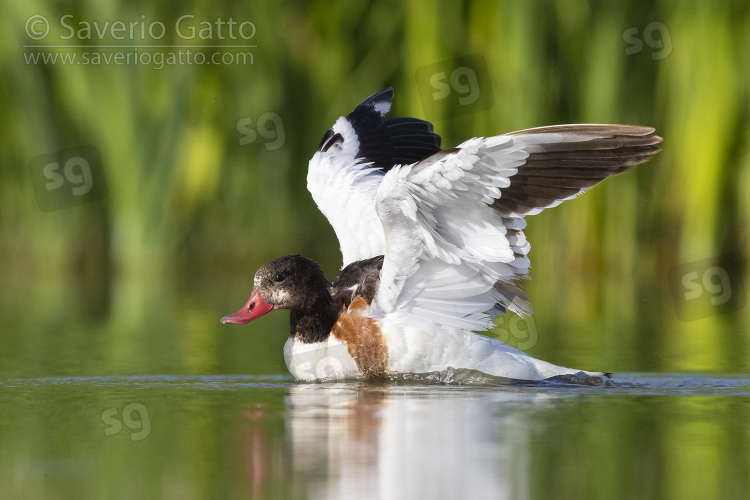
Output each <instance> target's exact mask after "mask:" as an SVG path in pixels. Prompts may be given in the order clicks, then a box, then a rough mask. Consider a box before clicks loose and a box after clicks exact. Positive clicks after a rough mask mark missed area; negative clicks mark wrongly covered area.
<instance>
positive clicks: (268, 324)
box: [0, 0, 750, 375]
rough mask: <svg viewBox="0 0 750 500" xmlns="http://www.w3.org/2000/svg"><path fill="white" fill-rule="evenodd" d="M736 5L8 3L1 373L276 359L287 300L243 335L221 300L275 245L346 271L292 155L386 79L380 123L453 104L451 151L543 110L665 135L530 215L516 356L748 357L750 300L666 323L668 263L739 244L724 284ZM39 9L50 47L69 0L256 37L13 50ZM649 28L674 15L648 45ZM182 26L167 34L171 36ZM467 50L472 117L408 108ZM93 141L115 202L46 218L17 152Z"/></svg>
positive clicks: (737, 226) (749, 187)
mask: <svg viewBox="0 0 750 500" xmlns="http://www.w3.org/2000/svg"><path fill="white" fill-rule="evenodd" d="M749 11H750V7H748V4H747V3H746V2H739V1H737V2H729V1H723V2H699V1H688V2H684V1H676V0H673V1H670V0H662V1H657V2H649V3H643V2H634V1H633V2H630V1H628V2H580V1H572V0H571V1H562V0H561V1H557V2H542V1H530V2H520V1H519V2H490V1H472V2H463V3H461V2H448V1H443V2H437V3H435V2H427V1H424V2H419V1H412V2H395V1H394V2H378V3H369V2H359V1H355V2H340V3H337V4H336V5H335V7H334V6H333V5H332V4H331V2H322V1H319V2H232V3H230V2H223V3H219V4H216V3H214V2H199V1H193V2H187V3H181V4H175V3H173V2H169V3H165V4H151V3H148V2H99V1H93V0H92V1H81V2H51V1H32V2H26V3H24V4H19V3H11V2H4V3H2V4H0V19H2V21H1V22H2V25H3V28H2V30H0V44H1V45H2V47H3V49H4V50H2V51H0V71H1V72H2V75H3V76H2V78H1V79H0V100H1V101H2V106H0V118H1V119H0V144H1V145H2V146H1V147H0V165H2V169H0V284H1V285H2V289H1V290H0V319H1V321H2V333H1V334H0V372H2V373H6V374H30V375H31V374H33V375H45V374H107V373H185V372H195V373H211V372H232V373H238V372H239V373H271V372H279V373H283V372H284V368H283V362H282V361H281V353H280V346H281V345H282V344H283V342H284V340H285V334H286V317H285V315H284V314H277V315H271V316H276V317H275V318H271V317H269V318H264V321H265V323H264V324H263V326H261V325H260V324H258V325H255V326H254V327H253V326H251V327H238V328H234V329H228V328H230V327H222V326H221V325H219V324H218V318H219V317H220V316H222V315H224V314H227V313H229V312H233V311H234V310H235V309H236V308H237V307H239V305H241V304H242V303H244V300H245V299H246V297H247V294H248V293H249V290H250V286H251V279H252V275H253V273H254V272H255V269H256V268H257V267H258V266H259V265H260V264H262V263H264V262H266V261H268V260H271V259H273V258H275V257H278V256H281V255H285V254H290V253H302V254H305V255H307V256H309V257H311V258H314V259H316V260H318V261H319V262H321V264H322V265H323V267H324V269H325V270H326V272H327V273H328V275H329V276H330V277H331V278H332V277H334V276H335V273H336V270H337V269H338V266H339V264H340V255H339V253H338V246H337V243H336V241H335V238H334V234H333V231H332V230H331V229H330V227H329V226H328V224H327V222H326V220H325V219H324V217H323V216H322V215H321V214H320V213H319V212H318V211H317V209H316V208H315V205H314V203H313V201H312V199H311V198H310V196H309V194H308V193H307V191H306V187H305V176H306V169H307V161H308V159H309V158H310V157H311V156H312V154H313V152H314V151H315V149H316V147H317V145H318V142H319V140H320V138H321V137H322V134H323V133H324V132H325V130H326V129H327V128H328V127H329V126H330V125H331V124H332V123H333V121H334V120H335V119H336V118H337V117H338V116H340V115H342V114H346V113H348V112H349V111H350V110H351V109H353V107H354V106H355V105H356V104H357V103H358V102H359V101H360V100H362V99H363V98H365V97H366V96H368V95H370V94H371V93H373V92H376V91H378V90H380V89H382V88H384V87H387V86H393V87H394V91H395V102H394V108H393V110H392V115H391V116H415V117H421V118H423V117H425V116H427V115H430V114H432V115H433V116H434V115H435V114H440V113H442V114H443V115H445V116H446V117H447V118H446V119H444V120H440V121H436V123H435V125H436V130H437V132H438V133H440V134H441V135H442V137H443V145H444V146H445V147H450V146H453V145H456V144H458V143H460V142H462V141H463V140H465V139H467V138H469V137H473V136H487V135H493V134H498V133H503V132H508V131H512V130H518V129H521V128H527V127H534V126H541V125H548V124H556V123H576V122H604V123H636V124H646V125H652V126H654V127H656V129H657V133H658V134H659V135H661V136H663V137H664V138H665V140H664V143H663V146H662V147H663V151H662V152H661V153H660V154H659V155H658V156H656V157H655V159H654V160H652V161H651V162H649V163H647V164H645V165H642V166H640V167H638V168H636V169H634V170H633V171H631V172H629V173H628V174H626V175H624V176H620V177H617V178H615V179H610V180H608V181H606V182H605V183H604V184H603V185H601V186H598V187H596V188H595V189H593V190H591V191H590V192H588V193H586V194H585V195H583V196H581V197H580V198H578V199H576V200H574V201H570V202H566V203H565V204H563V205H562V206H560V207H558V208H555V209H552V210H548V211H546V212H543V213H542V214H540V215H538V216H533V217H529V218H528V219H527V220H528V223H529V226H528V230H527V235H528V237H529V240H530V241H531V242H532V252H531V260H532V271H531V276H532V280H531V281H529V282H527V283H526V284H525V288H526V289H527V291H528V293H529V296H530V298H531V300H532V303H533V304H534V307H535V315H534V320H533V325H532V330H533V331H532V332H531V335H532V336H533V338H532V339H531V341H530V342H527V344H526V347H527V350H528V351H529V352H531V353H532V354H534V355H536V356H539V357H542V358H545V359H549V360H550V361H554V362H557V363H561V364H567V365H572V366H577V367H581V368H587V369H604V370H611V371H631V370H643V371H650V370H665V371H702V370H719V371H746V370H747V369H748V367H750V346H749V345H748V340H749V335H748V321H749V320H750V308H747V307H740V308H739V309H738V310H737V311H734V312H731V313H728V314H723V315H711V314H708V315H707V317H705V318H703V319H697V320H694V321H681V320H680V319H679V318H678V316H677V314H676V312H675V307H674V304H673V301H672V297H671V295H670V288H669V283H670V282H669V278H668V272H669V270H670V269H672V268H674V267H675V266H678V265H684V264H689V263H691V262H695V261H700V260H702V259H706V258H710V257H716V256H719V255H729V256H731V262H732V266H733V267H732V269H733V271H732V273H731V274H730V278H731V280H732V283H733V284H735V285H736V284H738V283H742V282H743V281H744V280H745V275H746V273H745V272H744V271H743V270H744V269H746V264H747V262H748V258H750V242H748V229H747V228H748V218H749V217H750V197H749V196H748V195H747V193H748V192H750V157H749V156H748V149H747V148H748V138H750V127H748V115H749V113H748V110H749V107H748V103H749V102H750V100H749V98H750V84H748V82H750V30H748V26H749V24H748V23H750V20H749V19H750V17H749V16H748V13H749ZM37 14H41V15H43V16H45V17H46V18H48V19H49V20H51V21H52V25H53V26H52V31H51V34H50V36H49V38H50V39H52V38H54V37H57V36H59V35H60V34H61V33H62V31H61V30H60V27H59V22H58V20H59V19H60V17H61V16H62V15H65V14H71V15H73V18H72V20H71V22H73V23H75V22H79V21H88V22H94V21H98V22H100V23H103V22H104V21H117V20H122V21H125V22H129V21H133V20H135V21H138V20H140V19H145V20H146V22H150V21H161V22H163V23H164V24H165V25H167V26H168V27H169V26H173V25H174V23H175V21H176V20H177V19H178V18H179V17H180V16H181V15H184V14H190V15H193V16H195V20H196V22H199V21H203V20H209V21H211V20H215V19H217V18H220V17H221V18H223V19H227V18H230V17H231V18H233V19H235V20H251V21H252V22H253V23H254V24H255V26H256V27H257V33H256V35H255V37H254V38H253V40H252V43H254V44H256V45H257V48H254V49H252V53H253V61H252V64H246V65H239V64H235V65H203V66H200V65H188V64H181V65H173V66H165V67H164V68H162V69H155V68H153V67H151V66H146V65H113V64H111V65H64V64H60V63H58V64H54V65H52V64H46V65H45V64H41V63H40V64H27V62H26V59H25V57H24V54H28V53H29V52H30V50H29V49H24V48H23V45H24V44H32V43H40V42H36V41H34V40H31V39H30V38H29V37H28V36H27V34H26V32H25V31H24V28H25V23H26V22H27V19H28V18H29V17H30V16H32V15H37ZM141 16H145V17H141ZM652 23H662V24H663V26H664V29H659V30H656V31H654V32H652V33H651V38H649V39H648V40H646V39H645V38H644V36H645V33H644V31H645V30H646V28H647V27H648V26H649V25H652V26H654V25H653V24H652ZM633 28H637V30H636V31H635V32H634V31H633ZM628 30H630V31H628ZM173 35H174V33H173V30H170V33H168V36H167V37H166V38H165V39H163V40H160V43H165V44H181V43H185V41H184V40H180V39H177V38H175V37H174V36H173ZM634 39H637V40H640V41H641V42H642V47H641V49H640V50H636V49H637V47H635V46H634V45H633V43H634V42H633V40H634ZM146 42H147V41H146ZM231 42H232V41H231V40H224V41H221V40H216V39H213V40H196V41H194V43H203V44H206V45H209V44H228V43H231ZM90 43H92V44H115V45H117V44H122V43H124V42H121V41H117V40H113V39H112V38H111V37H107V38H105V39H104V40H101V41H99V40H93V41H91V42H90ZM136 43H140V41H139V40H137V41H136ZM144 43H145V42H144ZM659 43H661V45H659ZM84 50H86V49H76V51H77V52H79V53H80V52H83V51H84ZM89 50H90V49H89ZM146 50H148V49H146ZM198 50H201V51H202V52H204V53H205V54H211V53H213V52H216V51H219V52H222V51H226V49H222V48H205V49H198ZM66 51H67V52H71V50H70V49H66ZM628 51H630V52H633V51H635V53H630V54H628V53H627V52H628ZM471 54H479V55H480V56H481V57H482V58H484V60H485V61H486V63H487V67H488V70H489V74H490V80H491V84H492V92H493V95H494V106H493V107H492V108H491V109H489V110H484V111H480V112H477V113H473V114H470V115H463V116H455V115H456V113H455V111H456V110H451V109H440V105H439V103H435V102H433V103H428V104H427V105H425V106H423V104H422V102H421V100H420V95H419V93H418V86H417V82H416V80H415V75H416V72H417V70H418V69H419V68H421V67H423V66H426V65H432V64H435V63H440V62H443V61H450V60H452V59H454V58H457V57H462V56H466V55H471ZM428 108H429V109H428ZM262 116H263V117H266V118H268V120H265V121H264V122H263V125H264V126H265V127H267V129H264V130H263V131H262V133H261V131H258V129H255V130H256V132H257V133H258V135H257V137H256V140H254V141H249V143H241V141H242V140H243V137H246V136H244V135H243V133H242V130H238V122H241V124H245V125H241V124H240V125H239V128H240V129H242V127H243V126H247V124H248V123H251V125H250V127H251V128H252V127H256V126H258V119H259V118H260V117H262ZM269 117H270V118H269ZM271 118H272V119H273V120H276V121H273V120H271ZM248 119H249V120H250V121H247V120H248ZM243 120H245V121H243ZM252 124H255V125H252ZM263 134H265V136H264V135H263ZM266 137H273V138H274V140H275V141H276V142H274V144H273V147H268V146H269V144H270V139H267V138H266ZM245 142H248V141H247V140H246V141H245ZM85 144H92V145H94V146H96V147H97V148H98V149H99V151H100V152H101V155H102V167H103V170H104V173H105V175H106V179H107V184H108V196H107V197H106V199H104V200H103V201H100V202H95V203H91V204H87V205H82V206H79V207H74V208H68V209H64V210H58V211H52V212H48V213H44V212H42V211H41V210H40V209H39V207H38V206H37V203H36V200H35V198H34V193H33V190H32V186H31V182H30V176H29V171H28V164H29V161H31V160H32V159H33V158H35V157H37V156H40V155H44V154H48V153H50V152H54V151H57V150H60V149H65V148H71V147H78V146H82V145H85ZM709 312H710V311H709ZM505 324H506V325H508V324H510V320H509V319H506V320H505ZM513 324H514V325H518V323H513ZM513 328H519V329H521V330H522V331H514V332H512V333H513V334H517V335H520V336H523V335H524V334H525V333H524V332H527V331H528V325H527V328H526V329H525V330H524V329H523V328H522V327H518V326H514V327H513ZM494 333H495V335H501V333H502V332H500V333H498V332H497V331H496V332H494ZM518 343H519V345H520V344H521V342H518Z"/></svg>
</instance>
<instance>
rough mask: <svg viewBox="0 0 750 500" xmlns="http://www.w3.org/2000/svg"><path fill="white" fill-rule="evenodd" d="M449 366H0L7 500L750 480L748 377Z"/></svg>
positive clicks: (572, 491) (608, 488)
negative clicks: (320, 374) (129, 372)
mask: <svg viewBox="0 0 750 500" xmlns="http://www.w3.org/2000/svg"><path fill="white" fill-rule="evenodd" d="M420 377H422V379H421V380H420ZM440 377H441V375H439V374H438V375H434V374H433V375H431V376H419V377H418V376H412V377H401V378H400V379H398V380H392V381H382V382H377V383H376V382H357V381H354V382H328V383H311V384H300V383H296V382H294V381H293V380H292V379H291V378H290V377H288V376H282V375H269V376H263V375H261V376H249V375H217V376H132V377H59V378H58V377H49V378H5V379H0V408H1V409H2V410H0V411H2V419H0V442H2V447H1V448H0V482H1V483H2V484H3V485H5V486H4V488H3V492H1V493H0V496H1V497H3V498H180V499H184V498H207V497H211V498H493V499H497V498H604V497H607V498H633V497H638V498H737V499H743V498H747V496H748V493H750V489H748V477H750V474H749V473H750V461H749V458H750V457H749V456H748V455H750V425H749V424H748V416H750V397H749V396H750V378H748V377H747V376H742V375H721V376H716V375H709V374H704V375H700V374H689V375H688V374H655V373H625V374H617V375H615V377H614V378H613V379H612V382H613V383H612V384H611V385H610V386H607V387H594V386H581V385H573V384H565V383H560V382H554V383H550V382H543V383H534V384H530V383H517V382H513V381H501V380H489V379H487V380H479V379H478V378H477V374H476V373H475V372H474V373H461V372H460V371H459V372H458V373H455V374H452V376H451V377H450V378H451V379H452V381H450V382H445V381H441V380H440ZM442 377H443V379H445V378H446V377H445V374H443V375H442ZM407 378H408V379H409V380H406V379H407ZM469 379H471V380H469Z"/></svg>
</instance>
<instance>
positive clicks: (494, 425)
mask: <svg viewBox="0 0 750 500" xmlns="http://www.w3.org/2000/svg"><path fill="white" fill-rule="evenodd" d="M288 398H289V401H288V403H289V408H290V410H289V411H290V415H289V418H288V419H287V422H288V424H287V425H288V436H289V437H290V439H291V447H292V450H291V451H292V457H293V468H294V471H295V475H302V476H304V477H306V479H307V481H306V482H307V484H308V492H309V494H310V495H311V497H313V498H388V499H393V498H410V499H412V498H473V499H476V498H492V499H501V498H525V497H527V496H528V494H527V493H528V492H527V478H528V470H527V469H528V467H527V463H528V460H527V457H528V449H527V447H528V428H529V421H528V418H529V417H530V416H531V415H530V413H532V412H535V411H538V410H539V409H540V408H541V406H545V405H540V404H539V403H540V402H544V401H545V400H549V399H550V398H551V396H550V395H549V394H539V393H536V394H534V393H530V392H516V391H512V390H509V391H499V390H470V389H467V388H461V387H435V386H422V387H413V386H412V387H403V386H397V385H359V384H345V383H340V384H299V385H295V386H292V387H290V388H289V396H288ZM531 402H533V404H530V403H531Z"/></svg>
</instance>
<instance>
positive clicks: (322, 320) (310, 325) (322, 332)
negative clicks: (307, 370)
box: [289, 290, 339, 344]
mask: <svg viewBox="0 0 750 500" xmlns="http://www.w3.org/2000/svg"><path fill="white" fill-rule="evenodd" d="M338 313H339V311H334V307H333V300H332V299H331V295H330V293H329V292H328V291H327V290H326V291H325V292H324V293H321V294H319V295H318V296H317V297H316V298H315V300H314V302H313V303H312V305H311V306H310V307H307V308H305V309H299V310H292V311H291V313H290V315H289V322H290V331H289V336H290V337H295V338H296V339H297V340H299V341H300V342H303V343H305V344H314V343H317V342H323V341H324V340H325V339H327V338H328V335H329V334H330V333H331V328H333V325H334V323H335V322H336V318H337V316H338Z"/></svg>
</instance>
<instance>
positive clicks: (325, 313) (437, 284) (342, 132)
mask: <svg viewBox="0 0 750 500" xmlns="http://www.w3.org/2000/svg"><path fill="white" fill-rule="evenodd" d="M392 98H393V91H392V89H390V88H389V89H386V90H384V91H381V92H379V93H377V94H374V95H372V96H371V97H369V98H367V99H365V100H364V101H363V102H362V103H361V104H360V105H359V106H357V107H356V109H355V110H354V111H353V112H352V113H350V114H349V115H348V116H346V117H341V118H339V119H338V120H337V121H336V123H335V124H334V125H333V127H332V128H331V129H330V130H328V131H327V132H326V134H325V135H324V137H323V140H322V141H321V143H320V146H319V148H318V151H317V152H316V153H315V155H314V156H313V158H312V159H311V160H310V165H309V170H308V176H307V183H308V189H309V190H310V192H311V193H312V196H313V198H314V199H315V202H316V203H317V205H318V207H319V208H320V210H321V211H322V212H323V214H324V215H325V216H326V217H327V218H328V220H329V221H330V222H331V224H332V225H333V228H334V230H335V232H336V235H337V237H338V240H339V244H340V246H341V252H342V254H343V268H342V271H341V273H340V275H339V277H338V278H337V279H336V280H335V281H334V282H333V283H331V282H329V281H328V280H327V279H326V278H325V276H324V274H323V272H322V271H321V269H320V267H319V266H318V265H317V264H316V263H315V262H313V261H311V260H309V259H306V258H304V257H301V256H298V255H293V256H287V257H282V258H280V259H277V260H274V261H273V262H271V263H269V264H266V265H264V266H262V267H261V268H260V269H259V270H258V271H257V273H256V274H255V280H254V289H253V291H252V293H251V295H250V298H249V299H248V301H247V303H246V304H245V306H243V307H242V308H241V309H240V310H239V311H237V312H236V313H234V314H232V315H229V316H226V317H224V318H222V320H221V321H222V323H248V322H250V321H252V320H254V319H256V318H258V317H260V316H262V315H264V314H266V313H268V312H270V311H271V310H273V309H289V310H290V311H291V314H290V323H291V329H290V334H289V339H288V340H287V342H286V345H285V347H284V359H285V361H286V365H287V367H288V368H289V371H290V372H291V373H292V375H293V376H294V377H295V378H297V379H298V380H304V381H310V380H319V379H342V378H357V377H386V376H389V375H392V374H405V373H409V374H412V373H429V372H439V371H444V370H447V369H449V368H451V367H452V368H453V369H470V370H477V371H480V372H483V373H486V374H488V375H493V376H499V377H507V378H511V379H519V380H543V379H548V378H552V377H556V376H569V375H570V376H574V375H576V374H584V375H585V376H590V377H597V376H599V377H604V376H605V375H606V374H604V373H601V372H582V371H580V370H573V369H570V368H564V367H560V366H556V365H553V364H551V363H548V362H545V361H541V360H538V359H535V358H533V357H532V356H529V355H528V354H526V353H524V352H522V351H519V350H517V349H515V348H513V347H510V346H509V345H507V344H505V343H503V342H501V341H499V340H497V339H493V338H490V337H487V336H484V335H481V334H478V333H474V332H479V331H485V330H488V329H489V328H491V327H492V326H493V323H492V318H493V317H494V316H497V315H498V314H502V313H504V312H505V310H506V309H510V310H511V311H513V312H515V313H517V314H521V315H524V314H531V305H530V303H529V301H528V299H527V297H526V295H525V294H524V292H523V291H522V290H521V288H519V286H518V285H517V282H518V281H519V280H520V279H523V278H526V277H528V270H529V259H528V256H527V255H528V253H529V248H530V245H529V243H528V241H526V237H525V236H524V233H523V229H524V228H525V227H526V221H525V220H524V217H525V216H526V215H533V214H536V213H539V212H540V211H542V210H543V209H545V208H548V207H553V206H556V205H559V204H560V203H562V202H563V201H565V200H568V199H570V198H574V197H575V196H577V195H578V194H580V193H581V192H583V191H584V190H586V189H587V188H590V187H592V186H594V185H595V184H597V183H599V182H600V181H602V180H604V179H605V178H606V177H608V176H610V175H614V174H619V173H622V172H624V171H626V170H628V169H629V168H631V167H633V166H635V165H638V164H640V163H643V162H645V161H647V160H648V159H649V158H650V156H651V155H653V154H655V153H657V152H658V151H659V148H658V147H657V146H656V144H658V143H659V142H661V138H660V137H659V136H656V135H654V134H653V132H654V129H653V128H651V127H645V126H636V125H595V124H579V125H555V126H549V127H540V128H533V129H527V130H521V131H518V132H512V133H509V134H505V135H498V136H494V137H486V138H483V137H476V138H473V139H469V140H467V141H465V142H463V143H462V144H460V145H458V146H456V147H454V148H451V149H445V150H443V149H441V148H440V137H439V136H438V135H437V134H435V133H434V131H433V130H434V129H433V126H432V124H430V123H429V122H426V121H423V120H418V119H414V118H396V119H390V120H386V119H384V118H383V117H384V115H385V114H386V113H387V112H388V111H389V109H390V106H391V100H392Z"/></svg>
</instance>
